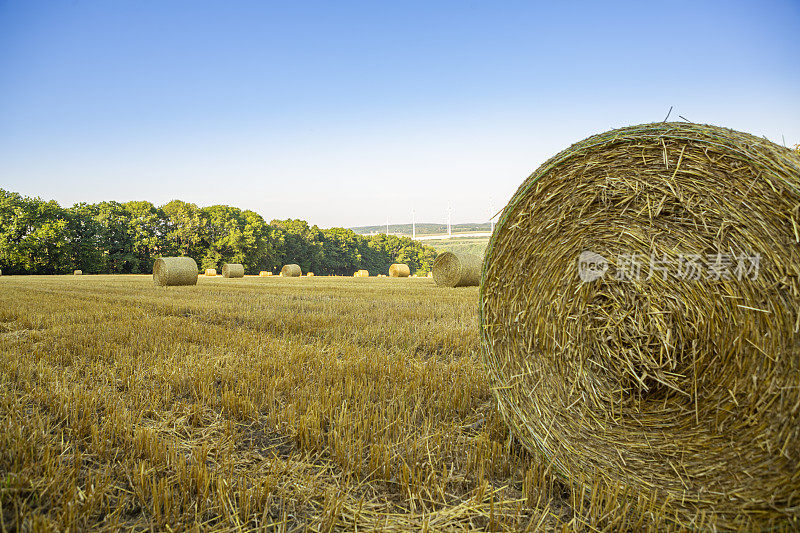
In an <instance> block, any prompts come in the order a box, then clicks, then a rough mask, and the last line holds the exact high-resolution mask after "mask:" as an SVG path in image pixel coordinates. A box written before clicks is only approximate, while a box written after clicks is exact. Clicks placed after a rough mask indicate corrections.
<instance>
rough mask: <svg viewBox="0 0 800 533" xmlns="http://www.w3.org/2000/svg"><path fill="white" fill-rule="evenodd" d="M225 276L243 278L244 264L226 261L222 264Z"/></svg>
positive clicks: (223, 275)
mask: <svg viewBox="0 0 800 533" xmlns="http://www.w3.org/2000/svg"><path fill="white" fill-rule="evenodd" d="M222 277H223V278H243V277H244V266H242V265H240V264H239V263H224V264H223V265H222Z"/></svg>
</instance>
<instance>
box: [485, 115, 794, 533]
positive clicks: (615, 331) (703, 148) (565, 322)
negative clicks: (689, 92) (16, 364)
mask: <svg viewBox="0 0 800 533" xmlns="http://www.w3.org/2000/svg"><path fill="white" fill-rule="evenodd" d="M798 206H800V158H799V157H798V155H797V154H795V153H793V152H792V151H791V150H788V149H786V148H782V147H780V146H777V145H775V144H772V143H770V142H768V141H766V140H764V139H760V138H757V137H754V136H752V135H748V134H744V133H740V132H736V131H732V130H728V129H723V128H718V127H713V126H704V125H696V124H688V123H659V124H649V125H642V126H635V127H629V128H623V129H620V130H615V131H611V132H607V133H604V134H601V135H596V136H594V137H590V138H588V139H586V140H584V141H582V142H580V143H577V144H575V145H573V146H572V147H570V148H568V149H567V150H565V151H563V152H561V153H560V154H558V155H556V156H555V157H553V158H552V159H550V160H549V161H547V162H546V163H545V164H544V165H542V166H541V167H540V168H539V169H538V170H536V172H534V173H533V174H532V175H531V176H530V177H529V178H528V179H527V180H526V181H525V182H524V183H523V184H522V185H521V186H520V188H519V190H518V191H517V192H516V194H515V195H514V197H513V198H512V199H511V201H510V203H509V204H508V205H507V206H506V208H505V210H504V213H503V216H502V219H501V220H500V222H499V223H498V225H497V228H496V229H495V231H494V234H493V236H492V239H491V241H490V243H489V247H488V249H487V252H486V258H485V263H484V271H483V280H482V284H481V303H480V322H481V336H482V342H483V346H484V354H485V359H486V363H487V365H488V367H489V369H490V371H491V374H492V377H493V380H494V382H495V387H496V388H495V395H496V397H497V400H498V404H499V406H500V408H501V410H502V411H503V413H504V416H505V417H506V419H507V421H508V423H509V426H510V427H511V429H512V431H513V432H514V433H515V434H516V435H517V437H518V438H519V439H520V440H521V441H522V442H523V443H524V444H525V445H526V447H528V448H529V449H531V450H534V451H539V452H540V453H542V454H543V455H544V456H545V457H547V458H548V459H549V460H550V461H552V462H553V465H554V467H555V468H557V470H558V471H560V472H561V474H563V475H564V476H565V477H566V478H568V479H570V480H572V481H573V482H575V483H577V484H579V485H583V486H584V487H587V486H589V487H591V486H592V484H593V480H594V482H596V480H597V479H600V480H604V481H602V483H603V484H605V485H607V486H608V487H609V488H610V489H611V490H616V489H617V488H618V487H620V488H621V487H626V488H627V489H628V490H633V491H636V492H638V493H639V494H643V495H646V496H648V497H650V498H652V500H653V501H654V502H657V503H658V505H659V506H663V509H664V513H665V514H666V515H668V516H672V519H673V520H675V521H677V522H678V523H679V524H683V525H685V526H688V527H692V526H696V525H697V521H698V520H700V517H703V519H707V518H708V517H712V519H713V521H714V522H716V524H717V526H718V527H723V528H725V527H727V528H736V529H740V528H744V529H760V528H763V527H770V526H778V527H779V528H780V527H784V528H786V527H797V526H798V525H799V524H800V506H799V505H798V503H800V499H799V498H800V387H799V386H798V384H799V383H800V335H799V334H798V326H800V314H799V313H800V282H798V278H799V277H800V246H798V243H800V213H799V212H798ZM587 251H590V252H593V253H596V254H598V255H599V256H602V258H605V259H606V260H607V261H608V267H607V270H606V266H605V265H604V264H603V260H602V258H598V257H597V256H594V259H593V261H589V262H587V264H588V263H593V268H594V271H593V272H594V273H595V274H596V275H600V274H603V273H604V275H603V276H602V277H599V279H596V280H594V281H588V282H583V281H582V280H581V279H580V278H579V264H578V258H579V255H580V254H581V253H582V252H587ZM633 254H640V255H639V256H638V259H637V258H636V257H633ZM719 254H724V255H719ZM759 254H760V255H759ZM757 256H759V259H758V261H759V263H758V264H759V270H758V271H757V272H754V271H753V270H754V269H753V265H754V263H755V261H756V259H754V258H755V257H757ZM651 258H653V261H654V262H653V266H654V267H655V270H649V269H650V261H651ZM637 264H638V267H641V269H642V270H641V272H637V270H636V268H638V267H637V266H636V265H637ZM584 266H586V264H585V265H584ZM681 266H682V267H683V268H684V270H683V273H682V274H681V272H680V270H678V269H679V268H680V267H681ZM631 267H633V268H631ZM584 272H590V271H588V270H587V271H584ZM650 272H652V273H653V275H652V277H650V278H649V279H648V276H649V273H650ZM697 273H699V275H700V279H695V278H697ZM637 274H639V275H638V276H637ZM687 274H688V277H687ZM720 274H721V275H720ZM756 274H757V275H756ZM740 275H741V278H742V279H738V278H739V277H740ZM681 276H683V277H681ZM619 277H624V278H625V279H618V278H619ZM637 277H638V279H637ZM717 278H721V279H717ZM587 279H588V278H587Z"/></svg>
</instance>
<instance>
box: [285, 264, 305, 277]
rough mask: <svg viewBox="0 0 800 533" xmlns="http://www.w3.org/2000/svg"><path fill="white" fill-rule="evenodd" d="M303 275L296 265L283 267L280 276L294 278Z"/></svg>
mask: <svg viewBox="0 0 800 533" xmlns="http://www.w3.org/2000/svg"><path fill="white" fill-rule="evenodd" d="M302 275H303V271H302V270H301V269H300V265H297V264H294V263H292V264H289V265H283V268H282V269H281V276H283V277H285V278H296V277H299V276H302Z"/></svg>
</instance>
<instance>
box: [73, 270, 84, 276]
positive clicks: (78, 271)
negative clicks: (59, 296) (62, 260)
mask: <svg viewBox="0 0 800 533" xmlns="http://www.w3.org/2000/svg"><path fill="white" fill-rule="evenodd" d="M72 275H73V276H83V270H76V271H75V272H73V273H72Z"/></svg>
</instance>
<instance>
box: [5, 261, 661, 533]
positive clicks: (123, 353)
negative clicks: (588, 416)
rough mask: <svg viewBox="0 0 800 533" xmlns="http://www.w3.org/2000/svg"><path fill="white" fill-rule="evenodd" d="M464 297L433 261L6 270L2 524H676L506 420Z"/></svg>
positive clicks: (473, 299) (468, 291)
mask: <svg viewBox="0 0 800 533" xmlns="http://www.w3.org/2000/svg"><path fill="white" fill-rule="evenodd" d="M477 301H478V289H477V287H475V288H472V287H468V288H465V289H462V290H458V291H452V290H449V289H444V288H438V287H436V286H435V285H434V283H433V281H432V280H430V279H422V280H419V281H418V282H417V283H413V284H411V285H406V284H403V286H402V287H400V286H398V285H397V283H396V281H394V280H391V279H390V278H381V279H379V278H377V277H373V278H367V279H364V280H358V281H356V280H353V279H352V278H328V277H317V278H316V280H315V283H313V284H301V285H298V284H297V283H295V282H292V280H288V279H283V278H277V277H276V278H275V279H274V280H272V282H271V283H269V284H264V283H263V281H262V282H260V281H259V278H258V277H250V278H243V279H236V280H230V281H229V282H227V283H224V284H222V283H220V282H219V281H218V280H214V279H213V278H210V279H208V278H204V277H201V278H200V279H199V280H198V284H197V285H196V286H185V287H175V288H172V289H171V290H169V291H165V290H163V289H159V288H157V287H154V286H153V283H152V279H151V277H150V276H89V277H85V278H84V279H80V280H78V279H74V278H72V277H69V276H53V277H47V276H41V277H18V276H3V277H2V278H0V474H1V475H2V478H3V481H2V483H3V484H2V490H0V498H2V513H3V514H2V521H3V524H4V527H5V528H6V529H11V530H14V529H25V528H32V529H56V530H65V529H67V528H71V529H78V530H86V529H108V530H111V529H116V528H119V527H124V528H139V529H144V528H153V529H156V530H165V529H167V528H168V527H169V528H178V527H187V528H188V527H191V526H192V525H197V526H199V527H200V528H201V529H205V530H232V529H239V528H241V529H245V530H249V529H256V528H261V527H267V528H274V529H280V530H302V529H305V528H310V529H312V530H325V531H328V530H331V529H334V530H336V529H340V530H352V529H353V528H355V527H357V528H358V529H359V530H374V529H382V530H388V531H393V530H394V531H400V530H421V529H424V528H428V529H438V530H441V529H475V528H480V529H484V528H485V529H507V530H518V529H524V528H531V529H536V528H544V529H553V528H557V527H561V526H563V525H568V527H567V529H580V528H584V529H587V526H591V528H596V529H601V530H602V529H606V530H618V529H622V528H632V529H640V528H642V527H645V526H647V527H652V528H658V529H665V528H668V525H666V524H663V523H660V518H659V515H658V503H657V502H639V503H638V504H637V505H636V506H633V507H631V506H629V507H628V508H627V510H623V509H621V508H620V505H621V502H620V501H618V498H617V497H618V494H613V493H594V494H592V495H591V496H590V494H589V492H588V491H582V490H578V489H576V490H572V489H571V488H570V487H569V486H568V485H566V484H565V483H564V482H562V481H559V480H558V478H557V477H556V476H555V475H553V473H552V465H551V464H549V463H547V462H544V461H543V460H541V459H540V458H538V457H532V456H530V455H528V454H527V453H526V452H525V451H524V449H523V448H522V446H520V445H519V444H518V443H517V441H516V440H514V439H513V438H511V437H509V434H508V432H507V430H506V426H505V424H504V423H503V421H502V417H501V416H500V415H499V413H498V412H497V411H496V409H495V407H494V402H493V399H492V392H491V390H490V385H489V380H488V376H487V373H486V371H485V368H484V365H483V363H482V361H481V355H480V342H479V339H478V330H477V327H476V324H477V318H476V312H477ZM626 503H627V500H626ZM649 512H652V513H653V514H654V516H650V515H648V513H649Z"/></svg>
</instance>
